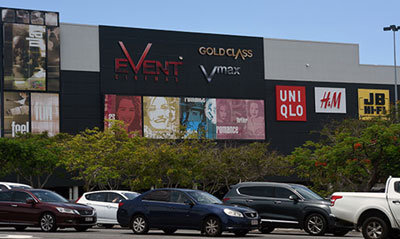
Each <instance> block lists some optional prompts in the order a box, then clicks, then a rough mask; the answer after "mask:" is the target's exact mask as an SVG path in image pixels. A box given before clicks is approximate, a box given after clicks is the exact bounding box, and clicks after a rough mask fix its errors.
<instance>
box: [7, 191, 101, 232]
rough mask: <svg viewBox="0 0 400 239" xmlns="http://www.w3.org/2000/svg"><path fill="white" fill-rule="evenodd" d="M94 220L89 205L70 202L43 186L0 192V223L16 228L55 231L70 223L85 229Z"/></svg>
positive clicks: (93, 214) (93, 223) (74, 226)
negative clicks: (38, 228) (40, 187)
mask: <svg viewBox="0 0 400 239" xmlns="http://www.w3.org/2000/svg"><path fill="white" fill-rule="evenodd" d="M95 223H96V211H95V210H94V209H93V208H92V207H89V206H86V205H80V204H75V203H70V202H69V201H68V200H67V199H65V198H63V197H62V196H60V195H58V194H57V193H55V192H52V191H49V190H44V189H10V190H4V191H1V192H0V225H2V226H12V227H15V229H17V230H24V229H25V228H27V227H40V228H41V229H42V231H45V232H51V231H56V230H57V228H58V227H60V228H66V227H73V228H75V229H76V230H77V231H86V230H87V229H89V228H91V227H92V226H93V225H95Z"/></svg>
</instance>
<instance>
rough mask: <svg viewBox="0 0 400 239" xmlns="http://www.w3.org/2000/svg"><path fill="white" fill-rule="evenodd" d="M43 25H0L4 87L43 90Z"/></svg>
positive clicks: (44, 30) (44, 56) (44, 63)
mask: <svg viewBox="0 0 400 239" xmlns="http://www.w3.org/2000/svg"><path fill="white" fill-rule="evenodd" d="M45 41H46V27H45V26H36V25H26V24H10V23H5V24H4V59H3V61H4V88H5V89H6V90H46V44H45Z"/></svg>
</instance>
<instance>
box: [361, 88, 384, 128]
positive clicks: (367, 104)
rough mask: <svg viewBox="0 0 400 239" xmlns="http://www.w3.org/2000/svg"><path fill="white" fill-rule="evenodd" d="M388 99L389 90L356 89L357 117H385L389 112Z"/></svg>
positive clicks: (366, 118)
mask: <svg viewBox="0 0 400 239" xmlns="http://www.w3.org/2000/svg"><path fill="white" fill-rule="evenodd" d="M389 101H390V100H389V90H379V89H358V115H359V119H361V120H369V119H372V118H373V117H385V116H386V115H387V114H388V113H389Z"/></svg>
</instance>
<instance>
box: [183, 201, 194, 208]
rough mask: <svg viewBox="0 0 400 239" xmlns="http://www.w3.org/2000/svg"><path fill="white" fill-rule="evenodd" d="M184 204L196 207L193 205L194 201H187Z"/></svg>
mask: <svg viewBox="0 0 400 239" xmlns="http://www.w3.org/2000/svg"><path fill="white" fill-rule="evenodd" d="M184 204H185V205H189V206H191V207H193V206H194V203H193V202H192V201H190V200H186V201H185V202H184Z"/></svg>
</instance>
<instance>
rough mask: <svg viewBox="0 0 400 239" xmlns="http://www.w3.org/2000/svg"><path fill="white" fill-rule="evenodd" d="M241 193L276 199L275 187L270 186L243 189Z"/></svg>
mask: <svg viewBox="0 0 400 239" xmlns="http://www.w3.org/2000/svg"><path fill="white" fill-rule="evenodd" d="M239 192H240V193H241V194H245V195H249V196H255V197H274V187H269V186H256V187H241V188H239Z"/></svg>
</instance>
